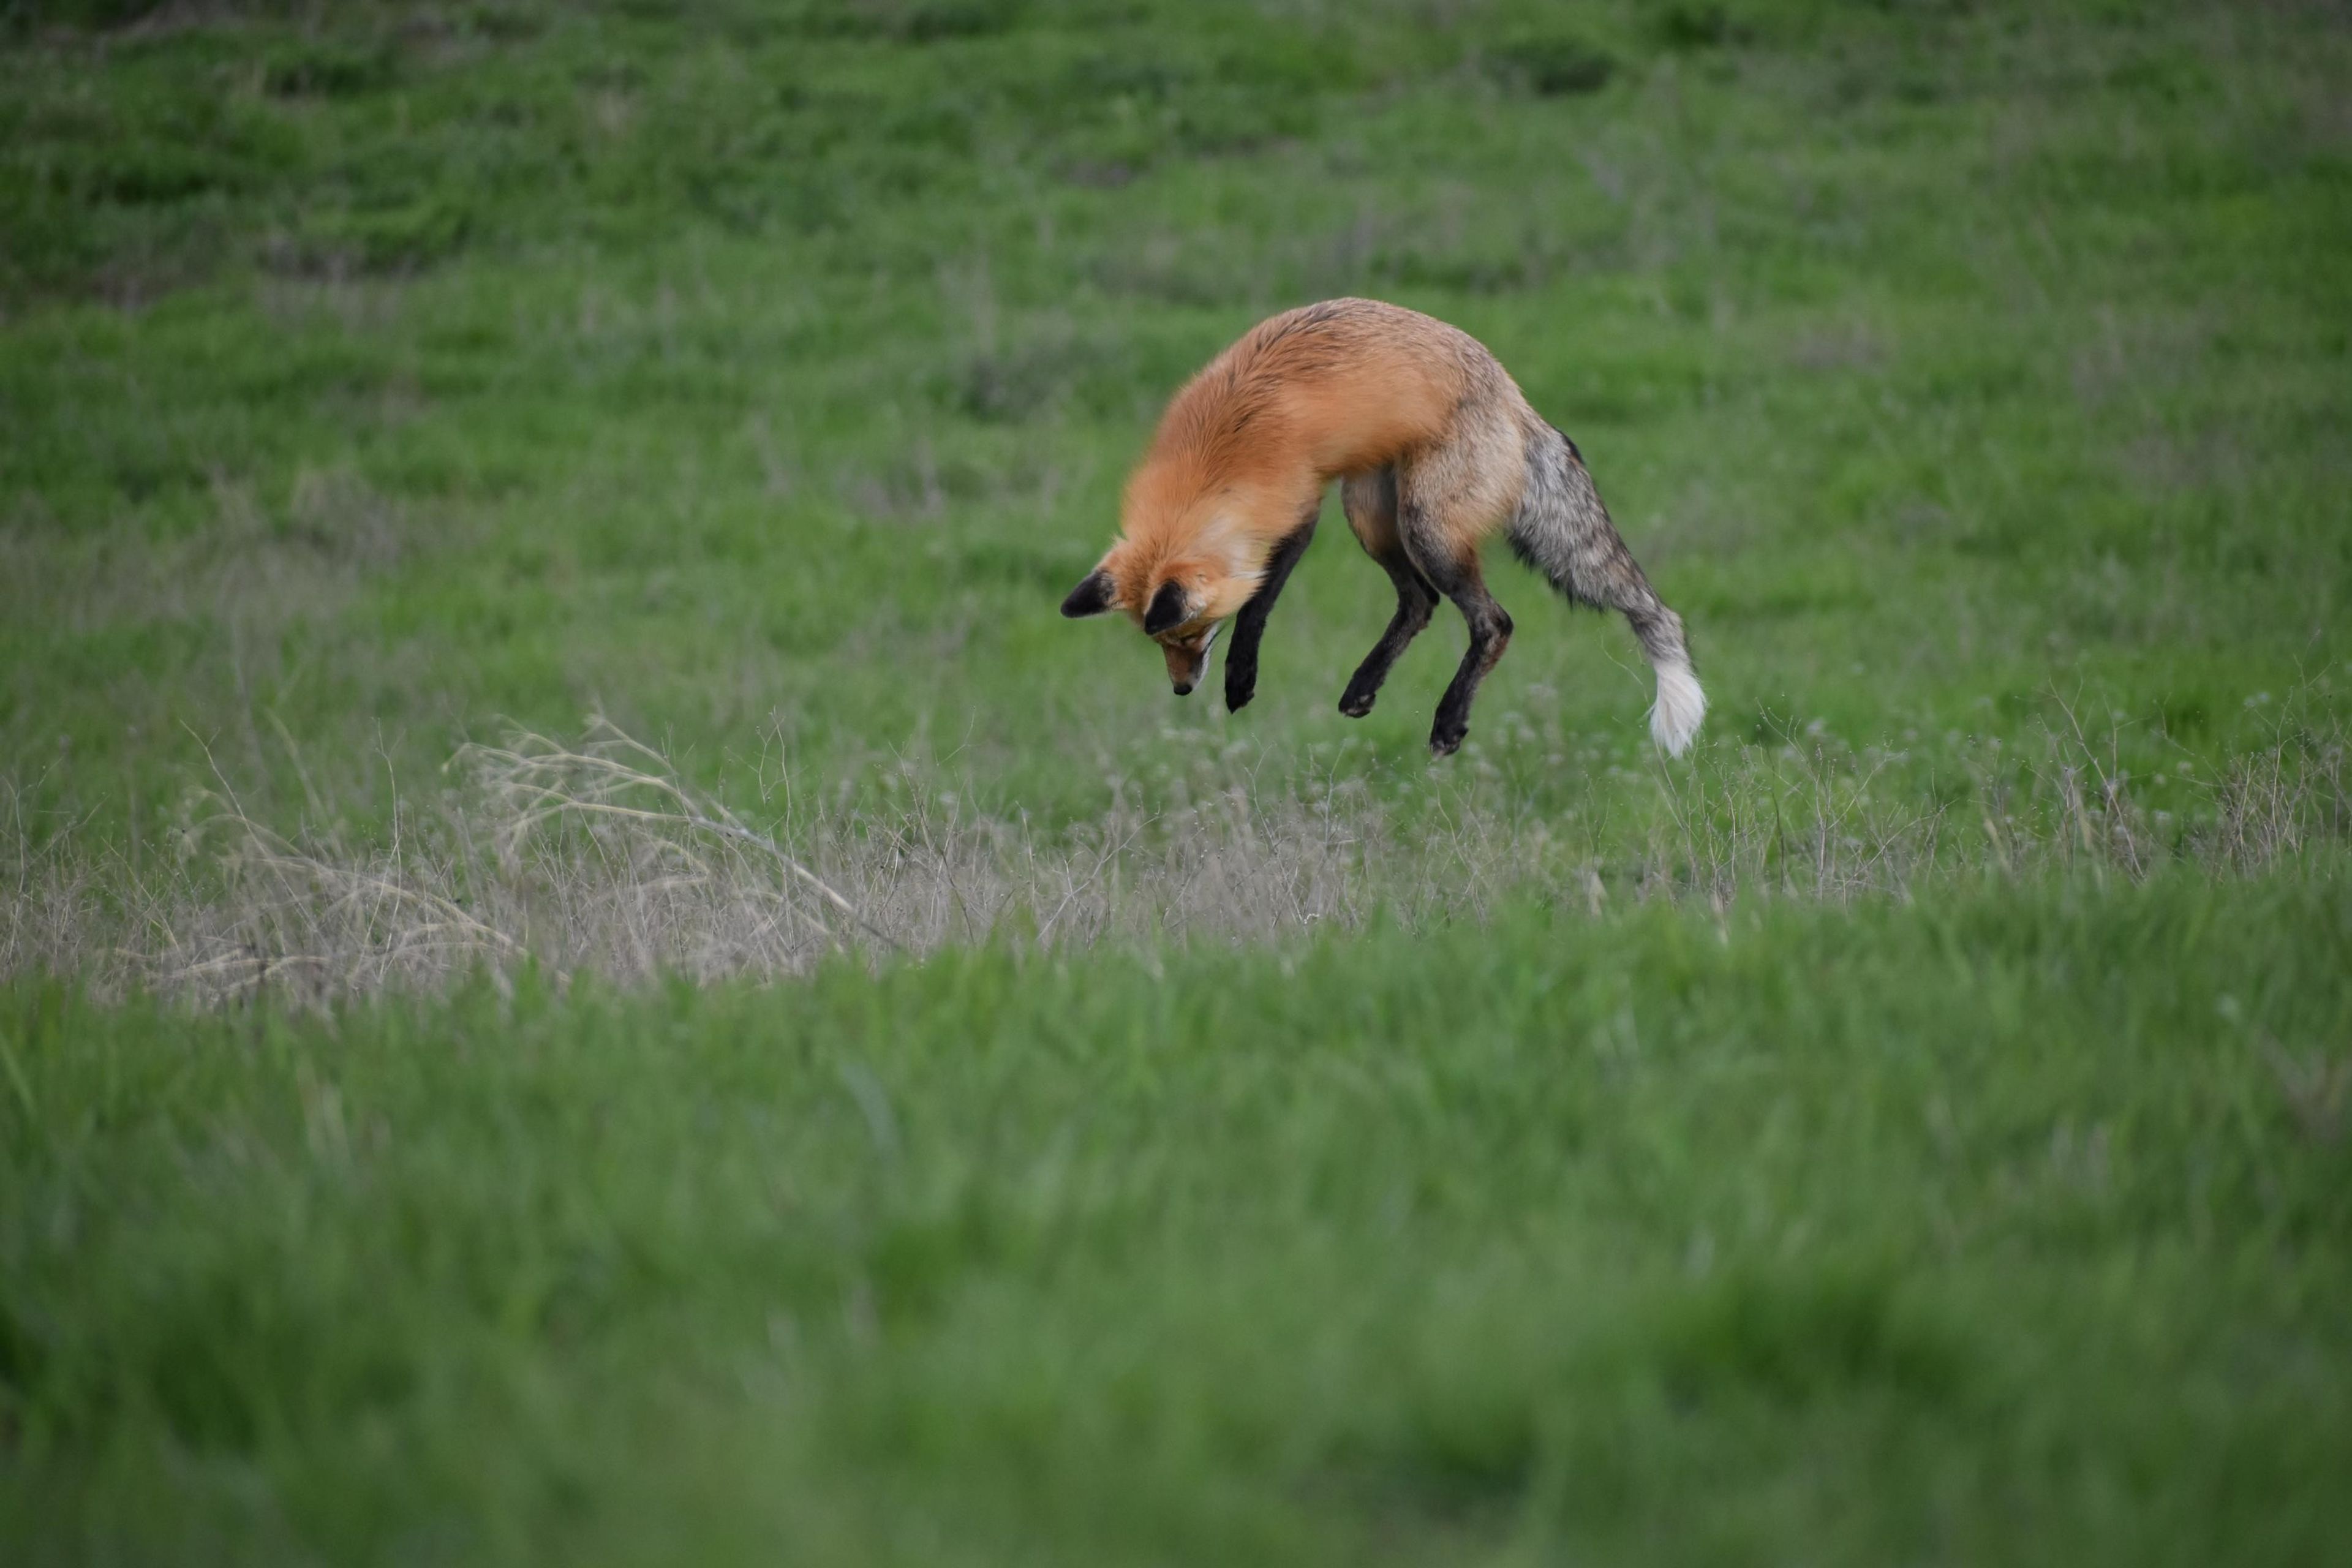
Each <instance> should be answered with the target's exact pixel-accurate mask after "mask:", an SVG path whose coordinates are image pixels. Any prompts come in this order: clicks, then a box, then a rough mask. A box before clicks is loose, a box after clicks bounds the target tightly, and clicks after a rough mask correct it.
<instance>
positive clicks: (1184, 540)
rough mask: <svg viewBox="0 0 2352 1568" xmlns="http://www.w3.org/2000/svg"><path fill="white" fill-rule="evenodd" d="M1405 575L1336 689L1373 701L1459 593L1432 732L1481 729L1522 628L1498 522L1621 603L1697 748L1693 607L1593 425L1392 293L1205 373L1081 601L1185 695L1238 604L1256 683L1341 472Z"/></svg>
mask: <svg viewBox="0 0 2352 1568" xmlns="http://www.w3.org/2000/svg"><path fill="white" fill-rule="evenodd" d="M1332 479H1339V480H1340V481H1341V483H1340V490H1339V498H1340V503H1341V506H1342V507H1343V508H1344V510H1346V512H1347V514H1348V526H1349V528H1350V529H1351V530H1353V531H1354V532H1355V535H1356V538H1357V539H1358V540H1359V541H1360V542H1361V543H1362V544H1363V547H1364V549H1365V551H1366V552H1367V553H1369V554H1370V556H1371V558H1372V559H1373V560H1375V561H1377V562H1379V563H1381V566H1382V567H1383V568H1385V569H1386V570H1387V572H1388V574H1389V577H1390V579H1391V581H1392V582H1394V583H1395V584H1396V592H1397V608H1396V615H1395V616H1394V617H1393V618H1391V620H1390V622H1389V626H1388V630H1387V631H1386V632H1384V633H1383V634H1381V640H1380V642H1379V643H1378V644H1377V645H1375V646H1374V647H1373V648H1372V651H1371V652H1370V654H1369V655H1368V656H1367V657H1366V658H1365V659H1364V662H1363V664H1362V666H1361V667H1360V668H1358V669H1357V671H1356V674H1355V678H1354V679H1351V680H1349V682H1348V689H1347V691H1346V693H1345V694H1344V695H1343V696H1341V697H1340V699H1339V711H1340V712H1342V713H1345V714H1347V715H1348V716H1349V718H1351V719H1360V718H1361V717H1363V716H1364V715H1365V714H1367V713H1369V712H1370V711H1371V710H1372V701H1373V699H1374V698H1375V697H1377V696H1378V695H1379V694H1380V689H1381V682H1382V681H1384V680H1386V679H1388V673H1389V668H1390V667H1391V665H1393V664H1395V663H1396V660H1397V656H1398V655H1400V654H1402V652H1403V651H1404V649H1405V645H1406V644H1408V643H1410V642H1412V639H1413V638H1414V637H1416V636H1417V635H1419V633H1420V632H1421V630H1422V628H1423V627H1424V626H1428V625H1429V617H1430V616H1431V614H1432V613H1433V611H1434V610H1435V609H1436V607H1437V600H1438V596H1439V595H1444V596H1445V597H1446V598H1449V599H1451V600H1453V601H1454V605H1456V606H1457V607H1458V608H1459V609H1460V610H1461V612H1462V616H1463V619H1464V620H1465V621H1467V622H1468V623H1469V626H1470V647H1469V651H1468V652H1467V653H1465V654H1464V655H1463V657H1462V666H1461V668H1459V669H1458V670H1456V671H1455V672H1454V680H1453V684H1451V685H1450V686H1448V687H1447V688H1446V689H1445V695H1444V698H1443V699H1442V700H1440V701H1439V703H1438V705H1437V719H1436V722H1435V723H1434V725H1433V726H1432V728H1431V730H1430V733H1429V745H1430V750H1431V751H1433V752H1435V753H1436V754H1437V755H1439V756H1441V757H1442V756H1444V755H1446V754H1448V753H1449V752H1453V751H1454V749H1455V748H1457V747H1459V746H1460V745H1461V744H1462V742H1463V739H1464V738H1465V736H1467V735H1468V734H1469V732H1470V704H1471V701H1472V700H1473V699H1475V697H1476V695H1477V692H1478V683H1479V682H1480V681H1481V680H1483V679H1486V672H1487V671H1489V670H1491V669H1493V668H1495V663H1496V660H1497V659H1499V658H1502V657H1503V650H1504V648H1505V647H1508V646H1509V644H1510V640H1511V617H1510V616H1508V615H1507V614H1505V613H1504V610H1503V607H1502V605H1498V604H1496V602H1495V600H1494V598H1493V596H1492V595H1489V594H1488V593H1487V592H1486V583H1485V581H1484V578H1483V576H1482V574H1481V573H1480V571H1479V567H1478V546H1479V544H1480V543H1481V542H1483V541H1485V540H1486V538H1487V537H1488V536H1489V535H1491V534H1493V533H1494V532H1496V531H1497V530H1500V531H1503V532H1504V534H1505V535H1506V536H1507V538H1508V539H1509V540H1510V542H1511V548H1512V549H1513V551H1514V552H1516V553H1517V555H1518V557H1519V559H1520V560H1522V561H1524V562H1526V563H1528V565H1530V566H1532V567H1534V568H1535V569H1536V570H1537V571H1538V572H1540V573H1542V574H1544V575H1545V576H1546V577H1547V578H1549V579H1550V581H1551V584H1552V586H1553V587H1555V588H1557V589H1559V592H1560V593H1562V594H1564V595H1567V596H1568V597H1569V598H1570V600H1572V601H1574V602H1576V603H1578V604H1581V605H1591V606H1593V607H1595V608H1598V609H1604V610H1616V611H1619V612H1621V613H1622V615H1623V616H1625V618H1626V619H1627V620H1629V621H1631V622H1632V623H1633V635H1634V636H1635V637H1638V638H1640V639H1641V643H1642V650H1643V653H1645V654H1646V655H1648V657H1649V660H1650V664H1651V667H1652V668H1654V669H1655V670H1656V671H1657V677H1658V696H1657V701H1656V702H1655V704H1654V705H1653V706H1652V708H1651V710H1650V733H1651V735H1652V737H1653V738H1654V740H1655V741H1656V742H1657V743H1658V745H1659V746H1660V747H1662V748H1664V750H1665V751H1666V752H1667V753H1668V754H1670V755H1675V756H1679V755H1681V754H1682V752H1683V751H1684V749H1685V747H1687V746H1688V745H1689V744H1690V742H1691V737H1692V736H1693V735H1695V734H1696V732H1697V731H1698V726H1699V721H1700V720H1701V719H1703V718H1704V717H1706V694H1705V693H1704V692H1702V691H1701V690H1700V689H1699V684H1698V678H1697V677H1696V675H1695V674H1694V673H1693V672H1692V669H1691V660H1690V651H1689V649H1688V648H1687V647H1685V644H1684V641H1683V623H1682V617H1681V616H1677V615H1675V613H1674V611H1672V610H1670V609H1668V608H1666V606H1665V605H1664V604H1663V603H1661V602H1660V601H1659V598H1658V596H1657V595H1656V594H1654V593H1653V592H1652V591H1651V588H1650V584H1649V580H1648V579H1647V578H1645V577H1643V575H1642V568H1641V567H1640V566H1638V565H1636V564H1635V563H1634V561H1633V554H1632V552H1629V551H1628V550H1627V549H1626V548H1625V542H1624V541H1623V540H1622V539H1621V538H1619V537H1618V533H1617V530H1616V527H1615V526H1614V525H1613V524H1612V523H1611V521H1609V512H1608V510H1607V509H1606V508H1604V507H1603V506H1602V505H1601V496H1600V493H1599V492H1598V491H1597V490H1595V489H1593V485H1592V476H1591V475H1590V474H1589V473H1587V472H1586V471H1585V468H1584V458H1583V455H1582V454H1581V453H1580V452H1578V451H1577V449H1576V443H1574V442H1573V441H1570V439H1569V438H1568V437H1565V436H1563V435H1561V434H1560V433H1559V431H1558V430H1556V429H1554V428H1553V427H1552V426H1549V425H1548V424H1546V423H1545V422H1544V420H1543V418H1542V416H1539V415H1538V414H1537V413H1536V411H1535V410H1534V409H1532V408H1530V407H1528V400H1527V399H1526V397H1524V396H1523V395H1521V394H1520V392H1519V388H1518V385H1517V383H1515V382H1513V381H1512V380H1511V378H1510V375H1509V374H1507V372H1506V371H1505V370H1504V369H1503V367H1502V365H1501V364H1499V363H1496V359H1495V356H1494V355H1493V354H1491V353H1487V352H1486V349H1485V348H1484V347H1483V346H1482V345H1481V344H1480V343H1479V342H1477V341H1476V340H1475V339H1474V338H1472V337H1471V336H1470V335H1469V334H1468V333H1466V332H1465V331H1461V330H1460V329H1458V328H1455V327H1450V326H1448V325H1446V324H1445V323H1444V322H1443V321H1436V320H1433V318H1431V317H1428V316H1424V315H1422V314H1421V313H1419V312H1418V311H1414V310H1405V309H1403V308H1402V307H1401V306H1396V305H1387V304H1382V303H1381V302H1380V301H1379V300H1326V301H1325V302H1324V303H1322V304H1319V305H1307V306H1304V307H1302V308H1300V309H1298V310H1286V311H1285V312H1284V313H1283V314H1281V315H1279V316H1276V317H1274V318H1272V319H1271V320H1268V321H1261V322H1259V323H1258V324H1257V325H1256V326H1255V327H1253V328H1252V329H1250V331H1248V332H1247V333H1246V334H1245V335H1244V337H1243V338H1242V340H1241V341H1240V342H1237V343H1235V344H1234V345H1233V346H1232V347H1231V348H1229V349H1227V350H1225V352H1224V353H1221V354H1219V355H1218V356H1217V357H1216V358H1215V359H1213V360H1212V361H1210V362H1209V364H1208V366H1207V368H1206V369H1204V370H1202V372H1201V373H1200V374H1198V375H1195V376H1194V377H1193V378H1192V380H1191V381H1190V382H1188V383H1186V384H1185V385H1184V387H1183V389H1182V390H1181V391H1180V392H1179V393H1177V395H1176V396H1175V398H1174V399H1173V400H1172V401H1171V403H1170V404H1169V405H1168V412H1167V413H1166V415H1164V416H1162V417H1161V419H1160V430H1159V434H1158V435H1157V436H1156V437H1154V438H1153V440H1152V443H1151V449H1150V452H1148V453H1147V454H1146V455H1145V457H1144V458H1143V461H1142V463H1141V464H1140V465H1139V466H1138V467H1137V468H1136V470H1135V473H1134V475H1133V476H1132V477H1131V478H1130V479H1129V480H1128V484H1127V494H1126V499H1125V501H1124V503H1123V505H1122V507H1121V519H1120V537H1119V540H1118V543H1116V544H1114V545H1112V546H1111V549H1110V552H1109V553H1108V554H1107V555H1105V556H1104V557H1103V558H1102V563H1101V564H1100V565H1098V566H1097V567H1096V568H1095V569H1094V571H1093V572H1092V573H1090V574H1087V577H1086V579H1085V580H1084V581H1083V582H1081V583H1080V584H1078V585H1077V586H1076V588H1074V589H1072V590H1071V592H1070V595H1069V597H1068V598H1066V599H1065V600H1063V601H1062V614H1064V615H1066V616H1097V615H1100V614H1102V613H1103V612H1104V611H1106V610H1121V611H1124V612H1126V614H1127V616H1129V618H1130V619H1131V620H1133V621H1135V622H1136V623H1137V624H1138V625H1139V626H1141V627H1142V628H1143V631H1144V633H1145V635H1146V636H1148V637H1150V638H1152V640H1154V641H1155V642H1157V643H1159V644H1160V651H1161V652H1162V653H1163V654H1164V655H1165V656H1166V658H1167V661H1168V679H1169V680H1170V682H1171V684H1173V685H1174V687H1175V689H1176V694H1177V695H1178V696H1179V697H1181V696H1184V695H1185V694H1187V693H1189V692H1190V691H1191V690H1192V689H1193V687H1195V686H1197V685H1199V684H1200V681H1201V678H1202V673H1203V672H1204V671H1205V670H1206V669H1207V668H1208V661H1209V647H1210V645H1211V643H1212V642H1213V641H1214V639H1215V637H1216V632H1217V627H1218V626H1219V625H1220V624H1221V623H1223V621H1225V620H1226V619H1227V618H1228V617H1231V618H1232V619H1233V621H1234V640H1233V649H1232V652H1231V654H1230V655H1229V656H1228V658H1227V659H1226V664H1225V706H1226V707H1227V708H1229V709H1238V708H1240V707H1242V706H1243V705H1244V703H1246V702H1248V701H1249V700H1250V699H1251V697H1252V696H1254V695H1255V693H1256V689H1257V653H1258V642H1259V640H1260V638H1261V637H1263V636H1264V634H1265V618H1266V616H1267V614H1268V613H1269V612H1270V611H1271V610H1272V609H1273V608H1274V601H1275V599H1276V596H1277V595H1280V594H1281V592H1282V586H1283V584H1284V582H1285V581H1286V580H1287V579H1288V577H1289V576H1290V572H1291V569H1292V568H1293V567H1294V566H1296V565H1297V564H1298V557H1299V556H1300V554H1301V553H1302V552H1305V550H1306V548H1307V541H1308V540H1309V539H1310V538H1312V537H1313V535H1314V532H1315V520H1316V517H1317V514H1318V513H1319V512H1320V511H1321V510H1322V505H1323V487H1324V486H1325V485H1326V484H1328V483H1329V482H1330V481H1331V480H1332Z"/></svg>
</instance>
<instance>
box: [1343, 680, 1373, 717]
mask: <svg viewBox="0 0 2352 1568" xmlns="http://www.w3.org/2000/svg"><path fill="white" fill-rule="evenodd" d="M1379 697H1380V693H1379V692H1377V691H1359V690H1357V689H1355V688H1354V687H1352V686H1350V687H1349V688H1348V689H1347V692H1346V693H1345V694H1344V695H1343V696H1341V697H1340V699H1339V711H1340V712H1342V713H1345V714H1346V715H1347V716H1348V717H1349V718H1350V719H1360V718H1362V717H1363V716H1364V715H1365V714H1367V713H1369V712H1370V711H1371V710H1372V703H1373V702H1374V700H1377V699H1378V698H1379Z"/></svg>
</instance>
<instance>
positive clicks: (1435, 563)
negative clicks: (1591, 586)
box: [1407, 535, 1511, 757]
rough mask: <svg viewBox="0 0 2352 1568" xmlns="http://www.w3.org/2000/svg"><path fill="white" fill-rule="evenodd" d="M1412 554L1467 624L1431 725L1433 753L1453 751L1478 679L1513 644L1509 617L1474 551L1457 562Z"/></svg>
mask: <svg viewBox="0 0 2352 1568" xmlns="http://www.w3.org/2000/svg"><path fill="white" fill-rule="evenodd" d="M1407 538H1408V539H1410V538H1411V535H1408V536H1407ZM1413 559H1414V564H1416V565H1418V566H1419V567H1421V568H1422V570H1423V573H1424V574H1426V575H1427V576H1428V578H1429V580H1430V582H1431V584H1433V586H1434V587H1435V588H1436V589H1437V591H1438V592H1439V593H1442V594H1444V595H1445V596H1446V597H1447V598H1449V599H1451V600H1453V601H1454V606H1455V608H1457V609H1459V610H1460V611H1461V612H1462V618H1463V620H1464V621H1465V622H1466V623H1467V624H1468V626H1469V627H1470V646H1469V647H1468V648H1466V649H1465V650H1464V652H1463V655H1462V666H1461V668H1458V669H1456V670H1455V671H1454V679H1453V682H1452V683H1451V684H1450V685H1448V686H1447V687H1446V689H1445V695H1444V697H1442V698H1440V699H1438V702H1437V720H1436V722H1435V723H1433V724H1432V725H1431V726H1430V730H1429V750H1430V752H1431V754H1433V755H1434V756H1440V757H1444V756H1451V755H1452V754H1453V753H1454V752H1455V751H1456V750H1458V749H1459V748H1460V747H1461V744H1462V742H1463V741H1464V740H1465V738H1467V737H1468V735H1469V733H1470V704H1471V703H1473V702H1474V701H1475V700H1477V697H1478V683H1479V682H1480V681H1482V680H1484V679H1486V672H1487V671H1489V670H1491V669H1493V668H1495V666H1496V662H1497V661H1499V660H1500V659H1501V658H1502V657H1503V650H1504V649H1505V648H1507V647H1510V646H1511V617H1510V615H1509V613H1508V612H1507V611H1506V610H1505V609H1504V608H1503V606H1502V605H1498V604H1496V602H1495V596H1494V595H1492V594H1489V593H1488V592H1486V583H1485V582H1484V581H1483V580H1482V579H1481V578H1480V576H1479V574H1478V558H1477V557H1476V556H1475V555H1474V556H1472V557H1471V558H1470V559H1469V560H1468V561H1466V562H1455V561H1451V560H1448V559H1446V558H1444V556H1443V555H1441V554H1439V553H1437V552H1429V555H1428V558H1427V559H1423V552H1419V551H1416V552H1414V557H1413Z"/></svg>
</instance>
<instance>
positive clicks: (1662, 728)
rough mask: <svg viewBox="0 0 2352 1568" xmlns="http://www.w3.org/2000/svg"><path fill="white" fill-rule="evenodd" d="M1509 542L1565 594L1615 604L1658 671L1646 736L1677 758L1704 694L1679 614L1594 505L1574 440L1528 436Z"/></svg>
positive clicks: (1555, 434) (1547, 433) (1552, 433)
mask: <svg viewBox="0 0 2352 1568" xmlns="http://www.w3.org/2000/svg"><path fill="white" fill-rule="evenodd" d="M1510 540H1511V549H1512V550H1513V551H1514V552H1517V555H1518V557H1519V559H1520V560H1522V561H1524V562H1526V563H1528V565H1530V566H1532V567H1534V568H1535V569H1536V570H1537V571H1538V572H1540V573H1542V574H1544V575H1545V576H1546V577H1547V578H1549V579H1550V581H1551V585H1552V586H1553V587H1555V588H1557V589H1559V591H1560V592H1561V593H1563V594H1565V595H1568V596H1569V597H1570V599H1573V600H1575V601H1576V602H1577V603H1578V604H1580V605H1591V606H1592V607H1593V608H1594V609H1598V610H1615V611H1617V612H1618V613H1619V614H1621V615H1622V616H1624V617H1625V618H1626V619H1627V620H1628V621H1631V622H1632V623H1633V635H1634V636H1635V637H1639V638H1640V639H1641V642H1642V651H1643V653H1644V654H1646V655H1647V656H1648V657H1649V660H1650V668H1653V669H1654V670H1656V671H1657V674H1658V700H1657V701H1656V703H1655V704H1654V705H1653V706H1652V707H1651V709H1650V736H1651V739H1653V740H1654V741H1655V742H1657V743H1658V748H1659V749H1660V750H1661V751H1663V752H1665V753H1666V754H1667V755H1668V756H1672V757H1678V756H1681V755H1682V754H1683V752H1685V750H1687V749H1688V748H1689V746H1690V743H1691V738H1692V737H1693V736H1695V735H1696V734H1697V733H1698V726H1699V721H1701V720H1703V719H1705V718H1706V692H1705V691H1703V690H1701V689H1699V684H1698V675H1697V673H1696V671H1695V670H1693V669H1692V668H1691V658H1690V647H1689V645H1688V644H1687V643H1685V641H1684V640H1683V618H1682V617H1681V616H1678V615H1676V614H1675V613H1674V612H1673V611H1672V610H1670V609H1668V608H1666V606H1665V604H1664V601H1662V600H1661V599H1659V597H1658V595H1657V594H1656V593H1655V592H1654V590H1653V589H1652V588H1651V587H1650V580H1649V579H1648V578H1647V577H1644V576H1643V575H1642V568H1641V565H1640V563H1637V562H1635V561H1634V559H1633V552H1632V551H1630V550H1628V549H1626V548H1625V541H1624V540H1623V539H1622V538H1621V537H1619V535H1618V532H1617V525H1616V524H1615V523H1613V522H1612V521H1609V509H1608V508H1607V507H1604V506H1602V505H1601V492H1600V491H1599V490H1597V489H1594V488H1593V484H1592V476H1591V474H1589V473H1587V472H1586V471H1585V468H1584V458H1583V454H1581V453H1580V452H1579V451H1578V450H1577V449H1576V443H1575V442H1573V441H1571V440H1570V439H1569V438H1568V437H1566V436H1563V435H1561V434H1560V433H1559V431H1558V430H1556V429H1554V428H1552V427H1551V426H1549V425H1547V426H1543V427H1542V428H1541V429H1540V430H1539V431H1538V432H1537V433H1536V434H1535V435H1533V436H1532V437H1530V438H1529V440H1528V486H1527V491H1526V493H1525V494H1524V495H1523V496H1522V497H1521V498H1520V500H1519V510H1518V511H1517V514H1516V515H1515V516H1514V517H1513V518H1512V519H1511V527H1510Z"/></svg>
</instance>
